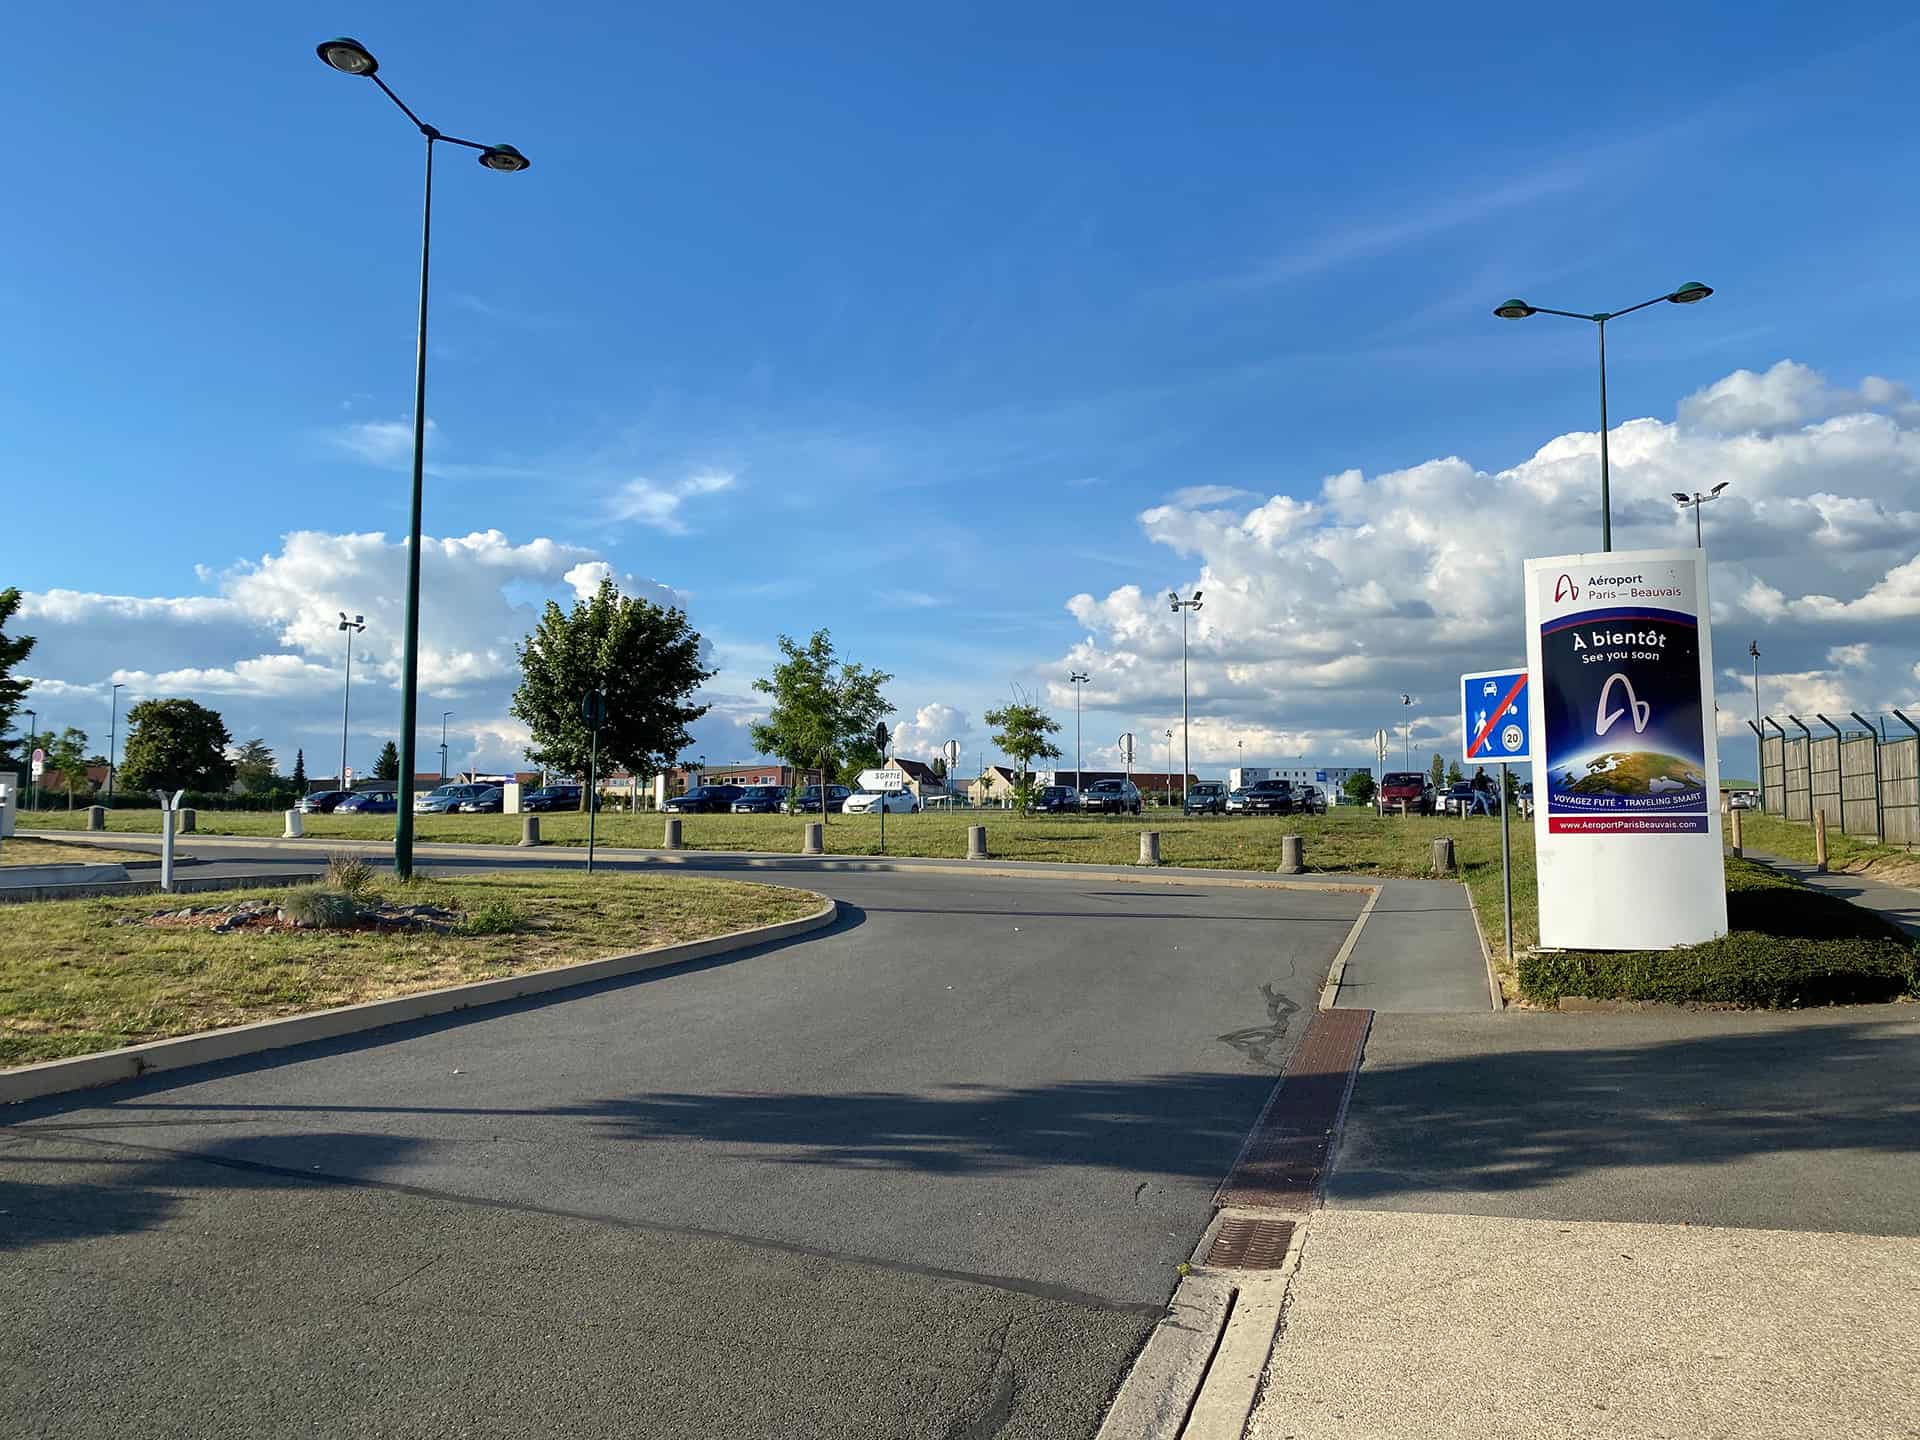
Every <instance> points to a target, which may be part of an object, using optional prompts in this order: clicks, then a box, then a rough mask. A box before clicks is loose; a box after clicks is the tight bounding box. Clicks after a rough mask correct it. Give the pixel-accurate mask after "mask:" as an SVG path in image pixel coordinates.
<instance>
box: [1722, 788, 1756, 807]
mask: <svg viewBox="0 0 1920 1440" xmlns="http://www.w3.org/2000/svg"><path fill="white" fill-rule="evenodd" d="M1727 804H1729V805H1731V806H1732V807H1733V808H1734V809H1735V810H1758V809H1759V808H1760V796H1759V793H1758V792H1757V791H1753V790H1736V791H1734V792H1733V794H1731V795H1729V796H1728V797H1727Z"/></svg>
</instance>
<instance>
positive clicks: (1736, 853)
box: [1727, 810, 1746, 860]
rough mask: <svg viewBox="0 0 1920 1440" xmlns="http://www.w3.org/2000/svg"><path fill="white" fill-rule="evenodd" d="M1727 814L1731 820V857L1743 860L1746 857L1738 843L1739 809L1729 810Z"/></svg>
mask: <svg viewBox="0 0 1920 1440" xmlns="http://www.w3.org/2000/svg"><path fill="white" fill-rule="evenodd" d="M1727 814H1728V816H1730V817H1731V819H1732V821H1733V858H1734V859H1736V860H1743V859H1745V858H1746V852H1745V850H1743V849H1742V848H1741V845H1740V811H1738V810H1729V811H1728V812H1727Z"/></svg>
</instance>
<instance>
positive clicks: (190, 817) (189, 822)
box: [179, 810, 200, 835]
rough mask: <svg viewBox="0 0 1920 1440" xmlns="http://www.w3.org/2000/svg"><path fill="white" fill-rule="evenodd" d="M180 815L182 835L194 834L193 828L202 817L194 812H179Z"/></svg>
mask: <svg viewBox="0 0 1920 1440" xmlns="http://www.w3.org/2000/svg"><path fill="white" fill-rule="evenodd" d="M179 815H180V833H181V834H182V835H191V834H193V827H194V826H195V825H196V824H198V823H199V818H200V817H199V816H198V815H197V814H196V813H195V812H193V811H192V810H182V811H180V812H179Z"/></svg>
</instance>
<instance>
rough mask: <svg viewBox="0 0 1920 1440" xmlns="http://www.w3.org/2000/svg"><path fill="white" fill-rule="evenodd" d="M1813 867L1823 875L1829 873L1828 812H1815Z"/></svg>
mask: <svg viewBox="0 0 1920 1440" xmlns="http://www.w3.org/2000/svg"><path fill="white" fill-rule="evenodd" d="M1813 866H1814V869H1816V870H1818V871H1819V872H1820V873H1821V874H1822V875H1824V874H1826V873H1827V812H1826V811H1824V810H1816V811H1814V812H1813Z"/></svg>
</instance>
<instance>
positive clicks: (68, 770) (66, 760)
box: [46, 725, 87, 810]
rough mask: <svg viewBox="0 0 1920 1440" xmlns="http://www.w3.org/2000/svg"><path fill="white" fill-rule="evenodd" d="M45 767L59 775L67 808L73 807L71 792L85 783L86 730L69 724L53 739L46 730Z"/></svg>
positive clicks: (51, 734)
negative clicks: (57, 737) (65, 793)
mask: <svg viewBox="0 0 1920 1440" xmlns="http://www.w3.org/2000/svg"><path fill="white" fill-rule="evenodd" d="M46 751H47V769H49V770H51V771H53V772H54V774H56V775H58V776H59V777H60V783H61V785H62V786H64V787H65V789H66V792H67V809H69V810H71V809H73V792H74V791H76V790H78V789H79V788H80V787H81V786H82V785H85V784H86V783H87V732H86V731H84V730H76V729H74V728H73V726H71V725H69V726H67V728H66V729H64V730H62V731H61V732H60V738H59V739H57V740H56V739H55V738H54V736H53V732H52V731H51V730H49V731H48V732H47V743H46Z"/></svg>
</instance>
